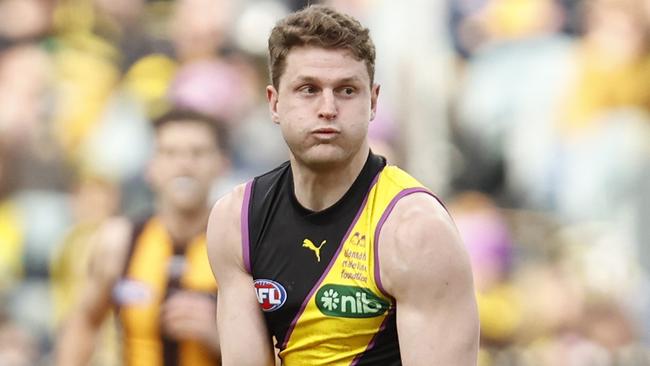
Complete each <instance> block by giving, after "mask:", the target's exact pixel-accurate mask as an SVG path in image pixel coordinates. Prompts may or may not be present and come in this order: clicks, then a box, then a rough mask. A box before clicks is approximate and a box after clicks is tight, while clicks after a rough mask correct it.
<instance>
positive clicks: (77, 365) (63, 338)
mask: <svg viewBox="0 0 650 366" xmlns="http://www.w3.org/2000/svg"><path fill="white" fill-rule="evenodd" d="M97 332H98V327H97V326H95V325H94V324H92V323H91V322H90V321H88V320H86V319H84V318H82V317H74V318H71V319H70V320H69V321H68V322H67V324H65V326H64V327H63V329H62V330H61V333H60V335H59V337H58V340H57V346H56V356H55V357H56V365H58V366H85V365H88V364H89V363H90V358H91V356H92V354H93V351H94V348H95V340H96V338H97Z"/></svg>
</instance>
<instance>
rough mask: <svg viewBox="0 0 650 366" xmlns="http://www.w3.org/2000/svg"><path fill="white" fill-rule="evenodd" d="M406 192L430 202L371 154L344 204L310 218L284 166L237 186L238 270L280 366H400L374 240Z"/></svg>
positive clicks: (420, 188) (414, 184) (398, 172)
mask: <svg viewBox="0 0 650 366" xmlns="http://www.w3.org/2000/svg"><path fill="white" fill-rule="evenodd" d="M415 192H425V193H427V194H430V193H429V191H428V190H426V189H425V188H424V187H423V186H422V185H421V184H420V183H418V182H417V181H416V180H415V179H414V178H412V177H410V176H409V175H408V174H406V173H405V172H403V171H402V170H400V169H399V168H397V167H394V166H386V163H385V160H384V159H383V158H381V157H379V156H376V155H373V154H372V153H371V154H370V155H369V157H368V160H367V161H366V163H365V165H364V167H363V169H362V171H361V173H360V174H359V176H358V177H357V179H356V180H355V181H354V183H353V184H352V186H351V187H350V188H349V190H348V191H347V192H346V193H345V194H344V196H343V197H342V198H341V199H340V200H339V201H338V202H337V203H335V204H334V205H333V206H331V207H329V208H327V209H325V210H323V211H319V212H313V211H310V210H308V209H306V208H304V207H303V206H301V205H300V204H299V203H298V201H297V199H296V197H295V194H294V187H293V178H292V173H291V166H290V164H289V163H285V164H283V165H281V166H280V167H278V168H276V169H275V170H273V171H271V172H269V173H267V174H265V175H262V176H259V177H256V178H255V179H253V180H252V181H251V182H249V183H247V185H246V190H245V194H244V203H243V207H242V245H243V248H242V249H243V256H244V258H243V259H244V265H245V266H246V267H247V270H248V271H249V272H250V273H251V275H252V277H253V279H254V282H255V291H256V293H257V298H258V301H259V303H260V307H261V308H262V310H263V312H264V317H265V320H266V324H267V327H268V329H269V331H270V333H271V334H272V335H273V336H275V338H276V340H277V344H276V347H278V348H279V349H280V353H279V355H280V357H281V359H282V362H283V364H284V365H289V366H294V365H313V366H315V365H334V366H338V365H383V366H388V365H401V360H400V349H399V343H398V339H397V328H396V322H395V301H394V299H393V298H392V297H391V296H390V295H389V294H387V293H386V291H385V290H384V289H383V288H382V284H381V278H380V276H379V262H378V258H379V253H378V251H377V250H378V237H379V233H380V231H381V228H382V226H383V224H384V222H385V221H386V219H387V217H388V215H389V214H390V212H391V210H392V209H393V207H394V206H395V204H396V203H397V202H398V200H399V199H400V198H402V197H404V196H406V195H409V194H412V193H415Z"/></svg>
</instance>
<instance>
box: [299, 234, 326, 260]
mask: <svg viewBox="0 0 650 366" xmlns="http://www.w3.org/2000/svg"><path fill="white" fill-rule="evenodd" d="M325 243H327V240H323V242H322V243H320V245H319V246H316V245H314V243H312V241H311V240H309V239H305V240H303V241H302V246H303V248H307V249H309V250H311V251H313V252H314V253H315V254H316V259H317V260H318V261H319V262H320V248H322V247H323V245H325Z"/></svg>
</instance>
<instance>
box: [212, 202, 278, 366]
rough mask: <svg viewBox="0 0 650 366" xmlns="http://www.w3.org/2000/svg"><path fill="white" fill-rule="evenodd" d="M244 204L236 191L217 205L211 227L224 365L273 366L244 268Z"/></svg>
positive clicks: (256, 303)
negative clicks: (241, 215) (242, 233)
mask: <svg viewBox="0 0 650 366" xmlns="http://www.w3.org/2000/svg"><path fill="white" fill-rule="evenodd" d="M241 204H242V194H241V192H240V191H238V190H235V191H234V192H233V193H231V194H230V195H228V196H226V197H224V198H222V199H221V200H220V201H219V202H217V203H216V204H215V207H214V208H213V209H212V213H211V215H210V219H209V223H208V257H209V259H210V265H211V266H212V271H213V272H214V275H215V278H216V280H217V284H218V286H219V295H218V297H217V299H218V300H217V326H218V328H219V334H220V342H221V353H222V362H223V364H224V365H272V364H273V351H272V346H271V339H270V337H269V334H268V331H267V329H266V325H265V323H264V318H263V316H262V313H261V310H260V307H259V304H258V302H257V297H256V295H255V290H254V286H253V279H252V277H251V275H250V274H249V273H248V272H247V271H246V270H245V268H244V265H243V257H242V245H241V243H242V239H241V237H242V235H241V219H240V213H241ZM251 350H255V351H254V352H251Z"/></svg>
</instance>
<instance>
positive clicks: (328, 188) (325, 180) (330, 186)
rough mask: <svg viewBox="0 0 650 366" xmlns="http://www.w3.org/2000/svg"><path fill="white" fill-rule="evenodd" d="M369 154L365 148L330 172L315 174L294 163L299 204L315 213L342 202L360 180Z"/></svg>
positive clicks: (295, 185) (295, 191)
mask: <svg viewBox="0 0 650 366" xmlns="http://www.w3.org/2000/svg"><path fill="white" fill-rule="evenodd" d="M368 151H369V149H368V148H361V149H359V152H358V153H356V154H355V155H354V156H353V157H352V159H351V160H349V161H348V162H346V163H345V164H341V165H340V166H337V167H332V168H331V169H327V170H312V169H309V168H308V167H305V166H304V165H301V164H299V163H297V162H296V161H295V159H291V167H292V172H293V182H294V193H295V195H296V199H297V200H298V202H299V203H300V204H301V205H302V206H303V207H305V208H307V209H309V210H312V211H321V210H324V209H326V208H328V207H330V206H332V205H333V204H335V203H336V202H338V200H340V199H341V197H343V195H344V194H345V192H347V191H348V189H350V186H352V183H354V181H355V180H356V179H357V177H358V176H359V173H360V172H361V169H363V166H364V164H365V163H366V160H367V158H368Z"/></svg>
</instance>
